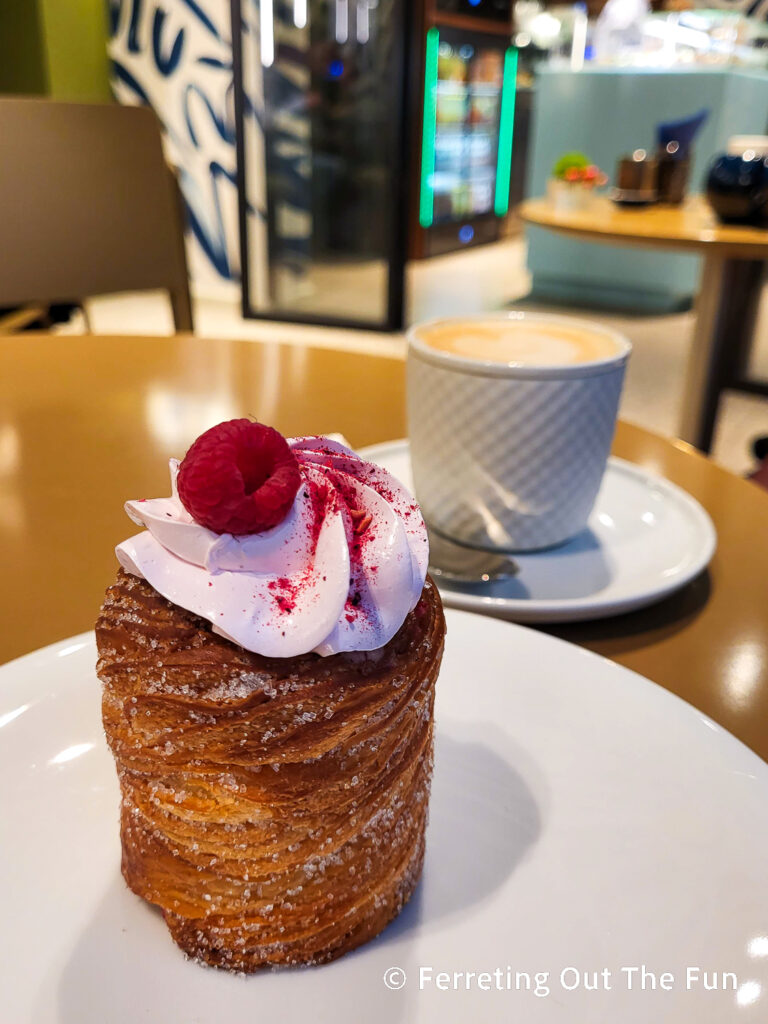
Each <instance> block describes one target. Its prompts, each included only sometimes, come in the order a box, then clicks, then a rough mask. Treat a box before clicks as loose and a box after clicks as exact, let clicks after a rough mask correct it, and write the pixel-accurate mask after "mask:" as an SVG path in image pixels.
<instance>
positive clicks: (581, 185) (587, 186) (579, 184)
mask: <svg viewBox="0 0 768 1024" xmlns="http://www.w3.org/2000/svg"><path fill="white" fill-rule="evenodd" d="M607 181H608V178H607V176H606V175H605V174H604V173H603V172H602V171H601V170H600V168H599V167H598V166H597V165H596V164H593V163H592V162H591V161H590V159H589V158H588V157H587V156H585V155H584V153H563V155H562V156H561V157H560V158H559V159H558V160H557V161H555V165H554V167H553V168H552V177H551V178H550V179H549V181H548V183H547V195H548V196H549V198H550V199H551V201H552V203H553V204H554V206H555V208H556V209H557V210H559V211H561V212H566V211H570V212H576V211H579V210H586V209H588V208H589V206H590V204H591V202H592V199H593V197H594V194H595V189H596V188H600V187H602V186H603V185H605V184H606V182H607Z"/></svg>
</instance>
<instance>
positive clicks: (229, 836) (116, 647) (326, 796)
mask: <svg viewBox="0 0 768 1024" xmlns="http://www.w3.org/2000/svg"><path fill="white" fill-rule="evenodd" d="M238 422H242V421H238ZM289 444H290V445H291V447H292V448H293V450H294V451H295V452H297V453H298V454H297V461H298V464H299V466H300V467H301V484H300V486H299V489H298V492H297V495H296V502H299V501H301V502H306V503H308V504H310V505H313V508H312V509H311V510H310V511H309V512H307V511H306V510H305V507H304V505H300V506H299V507H298V509H296V508H292V509H291V510H289V512H288V514H287V516H286V519H285V521H284V523H279V524H278V525H277V526H276V527H275V528H274V529H270V530H268V531H266V532H265V533H262V534H260V535H250V536H238V537H236V536H228V535H225V534H221V535H217V534H215V533H213V532H212V531H209V530H206V529H205V528H203V527H201V526H200V525H199V524H197V523H195V521H194V520H192V518H191V516H189V515H188V513H186V512H185V510H184V509H183V507H182V506H181V505H180V503H179V502H178V496H177V493H176V490H175V487H174V497H173V498H172V499H167V500H168V501H169V502H174V501H175V502H176V506H177V507H175V508H173V509H171V508H168V507H165V506H164V504H163V500H161V501H159V502H151V503H150V502H146V503H144V502H137V503H129V512H130V514H131V515H132V518H135V519H140V520H141V522H142V523H143V524H144V525H145V526H147V527H148V529H147V531H146V537H147V538H149V540H148V541H147V542H146V545H145V550H144V552H143V554H142V550H141V549H140V546H137V545H134V546H133V547H131V546H130V545H129V546H128V547H127V548H126V547H125V545H121V546H120V548H119V549H118V552H119V553H120V552H122V555H123V557H121V558H120V561H121V564H122V568H121V569H120V571H119V573H118V576H117V580H116V581H115V583H114V584H113V585H112V586H111V587H110V588H109V589H108V591H107V595H106V599H105V602H104V605H103V608H102V610H101V614H100V616H99V619H98V622H97V624H96V637H97V645H98V652H99V660H98V666H97V670H98V674H99V678H100V679H101V682H102V713H103V721H104V728H105V733H106V736H107V741H108V743H109V746H110V748H111V750H112V753H113V755H114V758H115V763H116V767H117V771H118V777H119V781H120V792H121V812H120V822H121V824H120V828H121V840H122V871H123V876H124V878H125V880H126V882H127V884H128V885H129V887H130V888H131V889H132V890H133V891H134V892H135V893H137V894H138V895H140V896H142V897H143V898H144V899H146V900H147V901H149V902H150V903H153V904H155V905H157V906H158V907H160V908H161V910H162V912H163V915H164V918H165V921H166V924H167V926H168V928H169V931H170V933H171V935H172V937H173V939H174V940H175V942H176V943H177V944H178V945H179V946H180V947H181V949H182V950H183V951H184V952H185V953H186V954H187V955H188V956H190V957H192V958H194V959H196V960H199V961H200V962H202V963H205V964H208V965H211V966H216V967H222V968H226V969H229V970H234V971H242V972H251V971H255V970H257V969H259V968H261V967H265V966H270V965H273V966H284V965H298V964H318V963H323V962H326V961H329V960H332V959H335V958H336V957H338V956H341V955H342V954H343V953H345V952H347V951H348V950H350V949H353V948H355V947H356V946H358V945H360V944H361V943H363V942H365V941H367V940H368V939H370V938H372V937H373V936H375V935H377V934H378V933H379V932H380V931H381V930H382V928H384V927H385V926H386V925H387V923H388V922H389V921H391V920H392V919H393V918H394V917H395V916H396V915H397V914H398V913H399V911H400V909H401V908H402V907H403V905H404V904H405V902H406V901H407V900H408V899H409V897H410V895H411V893H412V892H413V890H414V888H415V886H416V884H417V882H418V879H419V877H420V874H421V869H422V864H423V860H424V845H425V830H426V823H427V809H428V800H429V788H430V782H431V775H432V755H433V709H434V687H435V681H436V678H437V674H438V670H439V667H440V660H441V657H442V651H443V639H444V634H445V622H444V617H443V613H442V607H441V603H440V598H439V595H438V592H437V589H436V588H435V586H434V584H433V583H432V582H431V580H429V579H428V578H425V577H426V563H427V546H426V539H425V538H426V534H425V532H424V543H422V539H421V534H422V531H423V530H424V527H423V521H422V520H421V516H420V514H419V512H418V507H417V506H416V505H415V504H414V503H413V501H412V499H411V498H410V497H409V496H408V494H407V492H405V491H404V489H403V488H401V487H400V485H399V484H397V482H396V481H393V480H392V478H390V477H388V475H386V474H384V471H383V470H380V469H379V468H378V467H371V464H370V463H366V462H364V460H361V459H359V458H358V457H357V456H356V455H354V453H352V452H350V451H349V449H346V448H345V447H344V446H342V445H339V444H337V443H336V442H333V441H329V440H328V439H325V438H310V439H294V440H292V441H289ZM367 467H371V469H370V470H369V469H368V468H367ZM350 480H352V483H350V482H349V481H350ZM329 482H330V485H329ZM315 487H316V488H321V487H322V489H323V492H324V499H323V502H322V504H321V506H318V505H317V502H316V497H317V495H316V494H315V495H314V497H313V496H312V493H311V492H312V491H313V489H315ZM368 492H370V493H368ZM302 493H309V494H310V497H309V498H307V497H302ZM371 495H372V496H371ZM296 502H294V505H295V504H296ZM145 505H150V506H152V507H151V508H149V509H146V508H144V507H143V506H145ZM380 505H386V506H387V509H386V510H385V511H384V512H380V511H379V508H380ZM136 506H139V512H137V511H136ZM318 507H319V508H320V512H319V513H318ZM179 510H180V511H179ZM368 517H370V518H368ZM318 519H319V521H318ZM326 519H328V520H330V521H331V522H332V524H333V529H334V530H335V531H336V540H337V541H340V540H341V541H342V543H338V544H337V546H336V547H335V548H334V549H333V550H334V558H336V559H338V558H339V557H340V553H342V554H343V550H345V551H346V557H347V562H346V563H344V562H343V559H342V567H343V569H344V572H345V573H346V577H345V578H344V580H343V590H344V592H343V600H342V601H341V604H340V605H339V604H338V598H337V597H333V598H332V600H334V601H336V602H337V603H336V604H334V605H333V606H332V608H331V609H330V612H329V611H328V609H326V610H325V612H324V614H325V618H324V619H323V618H322V616H321V615H319V614H314V616H313V615H312V614H311V613H308V614H307V616H306V622H309V623H310V625H309V626H307V625H306V622H305V623H304V625H303V626H302V627H301V628H300V629H298V630H295V631H294V633H293V634H292V636H291V643H292V644H293V646H294V647H295V646H296V644H297V643H298V642H299V640H298V639H297V638H300V639H301V644H300V646H301V649H300V650H298V651H297V652H295V653H292V654H288V655H286V654H281V653H279V652H280V651H284V650H286V645H285V643H283V638H282V637H281V638H280V640H277V641H276V640H275V633H278V634H280V633H282V632H283V630H282V628H281V627H282V625H283V624H284V623H285V621H286V620H290V619H291V617H292V616H293V615H294V614H295V613H296V612H297V609H298V608H299V605H300V604H301V601H302V600H303V601H308V598H307V595H306V593H304V594H302V595H300V594H299V591H300V590H301V586H299V584H298V581H304V583H303V585H305V586H306V578H307V577H308V576H309V577H314V576H317V575H320V576H322V575H324V574H325V575H326V576H327V575H328V573H327V572H325V573H324V569H325V566H326V563H325V562H324V560H323V558H322V557H321V555H322V552H321V551H320V550H319V548H320V545H319V538H320V537H321V536H322V534H323V530H324V529H326V526H327V524H326ZM360 523H364V524H365V525H364V528H363V530H362V531H361V530H360V529H359V526H360ZM158 524H159V525H158ZM169 524H170V525H169ZM283 527H285V528H284V529H283ZM369 529H370V530H371V531H372V532H371V537H370V551H371V552H373V554H371V555H370V556H369V557H368V558H367V559H366V558H365V557H363V556H362V555H361V554H360V548H357V549H355V547H354V545H355V544H356V543H360V538H361V537H362V536H364V534H365V532H367V531H368V530H369ZM281 530H282V532H281ZM270 535H271V536H270ZM140 536H145V535H140ZM286 538H287V543H286ZM135 540H136V538H134V541H135ZM150 542H151V543H150ZM361 547H362V545H361ZM154 548H158V549H161V550H162V552H164V554H162V555H161V556H160V559H161V561H162V564H163V565H164V567H165V569H164V572H165V576H163V573H162V572H161V573H160V577H159V580H158V578H157V577H155V578H153V573H154V572H155V570H154V569H151V568H149V569H148V563H147V561H146V559H147V558H149V557H150V555H151V556H152V557H154V554H153V550H154ZM126 552H127V553H128V554H127V555H126ZM147 552H149V554H148V553H147ZM154 553H155V554H156V553H157V552H156V551H155V552H154ZM374 557H375V559H376V561H375V562H374V560H373V559H374ZM134 558H136V560H135V561H134ZM187 559H191V560H190V561H188V560H187ZM238 559H241V560H242V561H241V562H238ZM387 559H390V562H391V564H390V565H389V568H388V569H387V570H386V571H385V572H383V573H382V575H383V577H384V578H386V579H388V580H389V583H387V584H385V585H383V586H382V584H381V583H380V582H379V581H377V580H376V579H375V577H376V576H377V574H378V573H379V572H380V571H381V569H380V566H381V565H383V564H385V562H386V560H387ZM334 564H335V563H334ZM374 565H375V566H376V568H375V571H372V570H373V566H374ZM180 566H181V575H182V577H183V578H184V579H186V576H185V575H184V567H185V566H190V567H192V568H193V569H194V570H195V571H196V572H197V573H200V574H202V575H201V576H199V577H196V579H197V580H198V581H199V580H200V579H202V580H204V581H205V589H206V590H207V591H211V592H213V593H212V595H211V598H210V599H209V603H208V604H207V605H206V606H205V608H203V609H201V608H200V607H198V606H197V605H196V600H192V599H190V593H191V591H190V590H189V588H188V587H187V584H186V583H184V584H179V583H178V581H177V589H178V588H180V589H181V591H183V596H184V599H185V603H184V604H182V603H181V602H180V601H178V600H175V599H174V598H175V596H177V591H175V590H173V586H172V585H171V583H169V582H168V579H169V578H170V577H172V576H173V575H174V574H176V575H178V573H179V571H180ZM145 570H147V571H145ZM388 574H389V575H388ZM261 576H263V577H265V579H264V580H259V582H261V583H263V586H262V587H261V588H260V589H259V588H258V587H254V588H253V589H252V590H251V593H252V594H253V595H255V596H254V597H253V598H252V599H251V602H252V603H251V605H248V604H246V609H248V611H249V612H250V615H246V616H245V617H244V618H242V619H238V620H237V621H235V620H236V619H237V617H236V616H235V617H234V618H233V617H232V616H230V615H229V614H227V615H226V616H220V615H218V611H219V610H220V609H219V608H218V607H217V605H216V603H215V601H214V600H213V598H214V597H215V599H216V600H217V601H221V600H224V601H225V602H226V600H227V599H229V600H230V603H231V600H232V587H233V586H235V584H236V582H237V581H240V582H242V580H243V579H247V578H251V579H250V582H251V583H252V582H253V578H256V577H261ZM371 577H374V579H373V582H371ZM285 580H288V581H291V586H292V587H294V589H293V590H292V591H290V594H291V596H290V598H289V597H287V596H286V595H287V594H289V588H287V587H286V586H285V585H284V583H283V582H280V581H285ZM398 580H399V581H400V582H399V583H398ZM213 581H215V585H214V586H209V584H210V583H211V582H213ZM275 581H277V583H276V585H272V586H270V583H272V584H275ZM158 582H160V583H161V584H162V586H159V585H158ZM321 582H322V581H321ZM324 582H327V580H326V581H324ZM336 582H337V587H336V589H337V590H339V589H340V587H339V586H338V580H337V581H336ZM416 586H418V592H417V593H416V594H415V596H414V589H415V588H416ZM388 587H389V588H391V587H394V588H395V589H394V590H391V592H390V590H389V589H388ZM397 587H400V588H401V589H400V591H399V592H398V591H397ZM377 588H378V589H377ZM310 589H311V588H310ZM321 589H323V593H324V595H325V597H324V599H325V598H327V597H328V594H329V593H331V594H332V595H334V594H336V591H333V590H331V591H329V590H328V589H327V588H321ZM169 590H170V591H171V592H172V593H171V594H170V595H169V593H168V591H169ZM235 591H236V594H237V597H236V598H235V601H236V603H240V602H241V600H243V594H242V592H241V591H240V590H237V588H236V587H235ZM276 591H278V592H279V594H280V595H281V596H282V597H283V599H284V600H283V602H282V604H281V602H279V601H277V600H276V599H275V596H276V595H275V592H276ZM355 595H358V597H359V599H358V600H357V602H356V603H355V604H352V608H353V609H354V613H353V612H349V611H348V610H347V605H348V602H350V601H351V600H352V599H353V598H354V596H355ZM294 597H297V600H295V601H294V600H293V598H294ZM259 602H262V603H263V607H262V608H261V613H260V612H259V610H258V609H257V608H255V606H256V605H259ZM190 605H193V607H189V606H190ZM267 606H268V607H269V614H270V617H269V619H268V618H267V616H266V612H265V611H264V608H266V607H267ZM226 607H227V608H229V607H230V606H229V605H226ZM275 607H277V608H279V609H280V610H279V613H278V614H275V613H274V608H275ZM309 607H310V609H311V603H310V604H309ZM358 609H360V611H359V612H358ZM331 613H332V614H331ZM347 616H349V618H347ZM220 618H226V629H225V628H223V627H222V626H221V625H220V623H218V622H217V619H220ZM321 620H322V621H321ZM332 620H333V621H332ZM339 621H343V622H344V623H345V626H343V627H340V626H339ZM233 622H235V627H236V628H235V631H237V630H240V627H241V626H244V627H247V628H245V633H244V636H245V639H246V640H247V643H243V642H242V640H237V641H236V640H235V639H233V630H232V629H231V628H230V627H231V626H232V624H233ZM319 622H320V625H321V626H322V630H324V631H325V632H324V635H323V637H322V638H321V640H320V641H319V642H316V640H317V637H318V636H319V633H320V632H322V630H321V629H320V627H319V626H318V623H319ZM254 623H257V625H258V628H256V627H254ZM346 627H354V628H346ZM302 630H303V632H302ZM376 637H379V638H381V637H383V638H384V639H383V641H382V642H380V643H376V644H373V640H374V639H375V638H376ZM265 638H266V639H265ZM361 638H362V639H361ZM310 640H311V641H312V645H311V646H306V645H307V644H308V643H309V641H310Z"/></svg>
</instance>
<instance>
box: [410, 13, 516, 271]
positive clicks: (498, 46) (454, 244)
mask: <svg viewBox="0 0 768 1024" xmlns="http://www.w3.org/2000/svg"><path fill="white" fill-rule="evenodd" d="M494 13H495V14H496V18H495V20H493V19H491V18H486V19H482V20H481V19H480V18H478V19H477V20H476V21H474V20H473V19H472V18H471V17H469V16H467V15H465V14H458V15H454V14H453V13H452V11H446V10H444V9H438V10H436V11H435V12H433V14H432V17H431V19H429V16H428V20H431V21H432V24H428V26H427V27H426V32H425V37H424V42H423V53H424V64H423V83H424V90H423V113H422V133H421V167H420V177H419V183H418V187H419V195H418V226H417V227H416V229H415V233H414V237H413V244H412V250H411V251H412V255H414V256H430V255H436V254H438V253H442V252H448V251H451V250H453V249H458V248H461V247H462V246H467V245H476V244H479V243H482V242H489V241H494V240H495V239H496V238H498V237H499V227H500V222H501V219H502V218H503V217H505V216H506V214H507V212H508V210H509V195H510V174H511V166H512V145H513V134H514V133H513V126H514V114H515V83H516V72H517V51H516V50H515V48H514V47H513V46H511V45H510V42H509V25H508V22H507V21H504V20H502V19H501V18H500V17H499V7H498V5H497V6H496V8H494ZM507 14H509V8H508V7H507ZM476 26H477V27H476Z"/></svg>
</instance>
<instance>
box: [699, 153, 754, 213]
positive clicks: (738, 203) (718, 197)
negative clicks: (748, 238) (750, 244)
mask: <svg viewBox="0 0 768 1024" xmlns="http://www.w3.org/2000/svg"><path fill="white" fill-rule="evenodd" d="M707 199H708V200H709V204H710V206H711V207H712V209H713V210H714V211H715V213H716V214H717V217H718V220H721V221H722V222H723V223H724V224H751V225H753V226H754V227H762V226H768V156H764V155H762V154H760V155H758V154H757V153H756V152H755V151H754V150H751V149H747V150H745V151H744V152H743V153H740V154H736V153H723V154H722V155H721V156H718V157H716V158H715V161H714V163H713V164H712V166H711V167H710V169H709V173H708V175H707Z"/></svg>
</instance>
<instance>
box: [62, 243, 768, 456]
mask: <svg viewBox="0 0 768 1024" xmlns="http://www.w3.org/2000/svg"><path fill="white" fill-rule="evenodd" d="M528 288H529V279H528V275H527V273H526V270H525V246H524V243H523V242H522V240H521V239H513V240H508V241H504V242H499V243H498V244H496V245H493V246H485V247H483V248H478V249H475V250H470V251H466V252H462V253H458V254H455V255H449V256H443V257H440V258H438V259H433V260H427V261H423V262H421V263H418V264H414V265H413V266H411V267H410V268H409V272H408V294H409V303H408V308H409V320H410V321H415V320H422V319H426V318H428V317H434V316H446V315H452V314H462V313H470V312H477V311H480V310H489V309H498V308H501V307H502V306H504V305H505V304H514V303H515V302H519V301H520V300H521V299H523V298H524V296H525V295H526V293H527V291H528ZM526 306H527V304H526ZM531 308H534V307H531ZM535 308H540V307H535ZM557 312H560V313H562V312H567V311H566V310H561V309H558V310H557ZM89 315H90V320H91V325H92V328H93V329H94V330H96V331H98V332H101V333H109V332H110V331H113V332H116V333H125V332H131V333H133V332H135V333H148V334H162V333H169V332H170V331H171V330H172V322H171V318H170V310H169V308H168V304H167V301H166V300H165V298H164V297H163V296H161V295H141V296H135V295H129V296H120V297H110V298H103V299H98V300H94V301H93V302H92V303H91V304H90V307H89ZM578 315H579V316H582V317H584V316H588V317H590V318H592V319H594V320H597V321H600V322H603V323H606V324H610V325H611V326H613V327H615V328H617V329H618V330H620V331H623V332H624V333H625V334H626V335H627V336H628V337H629V338H630V340H631V341H632V343H633V346H634V351H633V355H632V359H631V361H630V367H629V371H628V374H627V382H626V386H625V390H624V396H623V400H622V407H621V415H622V416H623V417H624V418H625V419H628V420H631V421H633V422H635V423H639V424H641V425H642V426H644V427H647V428H648V429H650V430H654V431H656V432H657V433H661V434H666V435H670V436H671V435H674V433H675V427H676V423H677V418H678V411H679V406H680V400H681V395H682V383H683V375H684V372H685V360H686V355H687V350H688V344H689V340H690V337H691V329H692V324H693V315H692V314H691V313H680V314H675V315H673V316H654V317H649V316H640V317H639V316H629V315H614V314H612V315H607V314H605V313H595V312H589V313H585V311H583V310H580V311H578ZM195 323H196V329H197V333H198V334H200V335H202V336H204V337H234V338H254V339H263V340H274V341H280V342H283V343H286V344H290V343H296V342H308V343H310V344H314V345H323V346H328V347H333V348H341V349H350V350H356V351H370V352H382V353H388V354H392V355H402V354H403V353H404V351H405V341H404V338H403V336H402V335H382V334H378V333H375V332H364V331H341V330H331V329H327V328H317V327H298V326H294V325H291V324H279V323H272V322H262V321H253V320H243V318H242V316H241V315H240V311H239V306H238V298H237V294H236V292H235V291H234V290H233V292H232V294H231V297H229V298H228V297H222V298H220V299H216V300H214V299H211V298H202V297H199V298H197V300H196V301H195ZM70 329H73V330H78V329H82V324H79V325H78V324H73V325H72V326H71V328H70ZM753 364H754V366H753V369H754V371H755V372H756V373H759V374H760V375H761V376H763V377H765V378H768V294H766V297H765V301H764V302H763V306H762V310H761V316H760V322H759V324H758V330H757V344H756V349H755V353H754V359H753ZM758 434H768V399H762V398H755V397H752V396H747V395H740V394H729V395H727V396H726V398H725V400H724V402H723V407H722V413H721V416H720V419H719V422H718V430H717V437H716V442H715V448H714V458H715V459H716V460H717V461H718V462H720V463H721V464H723V465H725V466H727V467H728V468H729V469H732V470H733V471H734V472H737V473H744V472H746V471H747V470H748V469H749V468H750V467H751V466H752V457H751V454H750V442H751V440H752V438H753V437H754V436H755V435H758Z"/></svg>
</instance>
